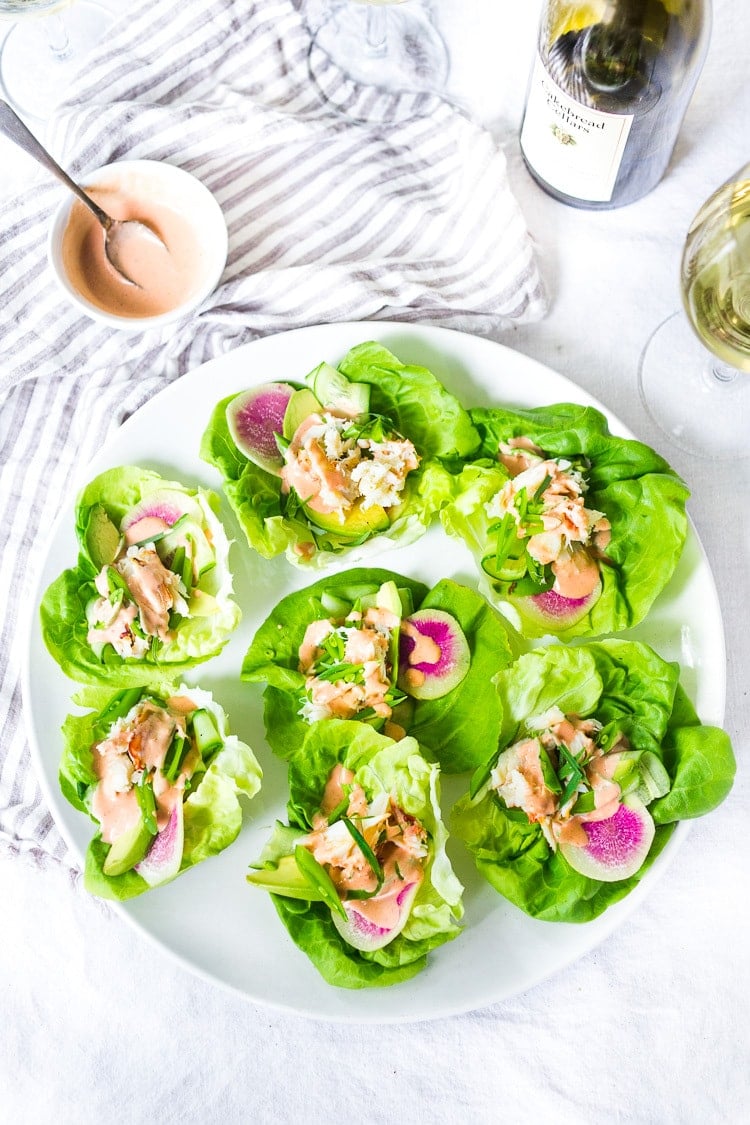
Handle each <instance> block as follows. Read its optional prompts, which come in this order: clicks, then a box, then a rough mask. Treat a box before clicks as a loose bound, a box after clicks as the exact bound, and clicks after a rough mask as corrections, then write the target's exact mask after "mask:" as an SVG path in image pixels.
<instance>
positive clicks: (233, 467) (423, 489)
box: [201, 343, 478, 567]
mask: <svg viewBox="0 0 750 1125" xmlns="http://www.w3.org/2000/svg"><path fill="white" fill-rule="evenodd" d="M320 366H321V367H325V368H328V365H327V364H324V365H320ZM329 370H330V371H331V372H332V373H333V377H334V381H336V380H337V381H338V385H339V387H340V386H341V385H343V386H344V388H345V389H346V388H347V387H348V391H347V395H348V400H349V401H348V402H347V408H349V407H350V405H351V399H354V400H356V399H358V398H360V397H362V396H360V395H357V394H356V393H354V394H353V393H352V388H353V389H354V392H362V394H363V396H364V397H366V398H367V400H368V411H367V414H366V415H364V416H362V418H361V419H360V421H361V420H363V419H364V420H366V421H367V423H368V425H376V426H378V427H380V429H382V430H383V431H384V433H385V434H386V435H387V434H390V433H392V434H397V435H400V436H401V438H404V439H408V441H410V442H412V443H413V445H414V447H415V449H416V452H417V455H418V458H419V466H418V468H417V469H415V470H412V471H410V472H408V474H407V476H406V480H405V484H404V487H403V491H402V492H401V493H400V498H399V502H398V503H397V504H396V505H393V506H390V507H387V508H383V509H376V508H369V509H367V508H364V507H363V508H362V515H363V517H364V519H363V523H362V527H361V528H360V531H359V533H358V534H352V533H350V532H347V534H344V533H343V529H338V525H337V523H336V521H335V519H331V517H328V519H326V520H324V521H323V523H324V524H325V527H323V526H318V525H317V524H316V523H315V522H313V520H312V519H311V518H310V515H309V513H308V511H307V510H306V508H305V505H304V504H303V503H301V502H300V499H299V497H298V496H297V495H296V493H293V492H292V493H291V494H290V493H286V492H285V491H284V490H283V489H282V480H281V477H280V476H279V475H276V474H275V473H274V472H272V471H269V470H268V469H267V468H263V467H261V466H260V465H258V464H256V463H254V462H253V461H252V460H251V459H249V458H248V457H247V456H246V455H245V453H244V452H242V451H241V450H240V448H239V447H238V445H237V443H236V442H235V440H234V438H233V436H232V433H231V428H230V424H229V421H228V416H227V409H228V408H229V407H230V406H231V403H232V402H233V400H234V399H235V398H237V397H238V396H235V395H230V396H229V397H227V398H225V399H223V400H222V401H221V402H219V403H217V405H216V407H215V409H214V412H213V414H212V417H211V419H210V421H209V424H208V426H207V428H206V430H205V433H204V435H203V439H202V442H201V457H202V458H203V460H204V461H207V462H208V463H209V464H211V465H214V466H215V467H216V468H217V469H218V470H219V472H220V473H221V475H222V477H223V489H224V492H225V494H226V496H227V498H228V500H229V503H230V505H231V507H232V509H233V510H234V512H235V515H236V516H237V519H238V521H239V523H240V526H241V527H242V530H243V531H244V533H245V536H246V538H247V542H248V544H249V545H250V547H252V548H253V550H255V551H257V552H258V553H259V554H260V555H262V556H263V557H264V558H273V557H275V556H276V555H279V554H282V553H286V556H287V558H288V559H289V561H290V562H292V563H294V564H295V565H298V566H302V567H322V566H328V565H330V563H331V562H332V561H334V560H335V559H337V558H339V557H340V556H341V555H342V554H344V553H346V552H347V551H349V550H351V549H352V548H354V547H359V546H361V544H362V543H364V542H366V541H368V540H374V539H377V540H378V541H379V543H381V545H385V544H384V543H383V542H382V541H383V540H386V541H390V542H392V543H393V544H398V545H399V546H403V545H404V544H407V543H411V542H413V541H414V540H415V539H418V538H419V537H420V536H421V535H422V534H423V533H424V531H425V530H426V528H427V527H428V525H429V524H430V522H431V521H432V518H433V517H434V516H435V515H436V514H437V512H438V511H439V510H440V508H441V507H442V506H443V505H444V504H445V503H447V502H448V500H449V499H450V495H451V479H452V478H451V472H450V471H449V470H450V469H451V468H452V467H455V466H456V465H457V463H458V461H459V460H460V459H462V458H466V457H469V456H471V455H472V454H473V453H474V452H475V450H476V448H477V445H478V437H477V433H476V431H475V429H474V427H473V425H472V424H471V421H470V419H469V415H468V413H467V412H466V411H465V410H464V408H463V407H462V406H461V405H460V403H459V402H458V401H457V399H456V398H454V396H453V395H451V394H449V393H448V391H446V390H445V388H444V387H443V386H442V385H441V384H440V383H439V382H438V380H437V379H436V378H435V376H434V375H432V374H431V372H430V371H428V370H427V369H426V368H424V367H418V366H413V365H407V364H403V363H401V362H400V361H399V360H398V359H397V358H396V356H394V355H392V354H391V352H389V351H388V350H387V349H386V348H384V347H382V346H381V345H380V344H377V343H364V344H360V345H358V346H357V347H355V348H352V349H351V351H349V352H348V353H347V355H346V356H345V357H344V358H343V360H342V361H341V362H340V363H339V365H338V368H337V369H333V368H329ZM319 372H320V367H318V368H315V370H314V371H311V372H310V374H309V376H308V377H307V384H308V391H309V390H310V388H311V387H312V386H313V385H315V387H316V389H317V388H318V385H319ZM316 376H318V379H317V381H316ZM287 386H289V387H293V386H294V384H287ZM323 405H324V406H326V407H327V405H328V404H326V403H324V404H323ZM352 422H353V424H356V422H357V418H356V417H354V418H353V419H352ZM290 436H291V434H289V435H288V436H287V437H286V439H285V438H284V435H283V434H281V433H280V434H279V440H280V442H281V445H282V447H284V446H287V447H288V445H289V440H290ZM376 511H377V512H378V515H379V518H378V519H374V518H369V516H368V513H369V514H370V515H371V514H372V513H373V512H376Z"/></svg>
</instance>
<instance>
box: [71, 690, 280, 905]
mask: <svg viewBox="0 0 750 1125" xmlns="http://www.w3.org/2000/svg"><path fill="white" fill-rule="evenodd" d="M74 702H76V703H77V704H78V705H79V706H80V707H82V708H88V710H87V711H85V712H84V713H80V714H71V715H68V717H67V718H66V720H65V723H64V725H63V740H64V748H63V753H62V758H61V762H60V772H59V781H60V789H61V790H62V793H63V795H64V796H65V798H66V799H67V800H68V801H69V802H70V803H71V804H72V805H73V806H74V807H75V808H77V809H79V810H80V811H81V812H83V813H86V814H87V815H88V816H89V817H91V819H92V820H93V821H94V823H95V824H96V826H97V831H96V834H95V836H94V837H93V839H92V840H91V843H90V844H89V847H88V851H87V853H86V865H85V873H84V885H85V887H86V889H87V890H88V891H90V892H91V893H92V894H95V895H98V896H99V897H101V898H108V899H119V900H124V899H130V898H134V897H135V896H137V895H140V894H143V893H144V892H145V891H148V890H150V889H152V888H155V887H158V886H160V885H162V884H163V883H167V882H170V881H171V880H172V879H174V878H176V876H177V875H179V874H180V873H181V872H183V871H186V870H187V869H188V868H190V867H192V866H194V865H195V864H196V863H200V862H201V861H202V860H204V859H207V858H208V857H210V856H212V855H217V854H218V853H219V852H221V851H223V850H224V849H225V848H227V847H229V845H230V844H231V843H232V842H233V841H234V840H235V839H236V838H237V836H238V834H239V831H240V828H241V826H242V807H241V804H240V800H239V798H240V797H241V796H244V797H246V798H248V799H249V798H252V797H254V796H255V794H256V793H257V792H258V790H259V789H260V785H261V777H262V773H261V769H260V766H259V765H258V762H257V760H256V758H255V755H254V754H253V752H252V750H251V749H250V747H249V746H246V745H245V743H243V742H241V741H240V740H239V739H238V738H237V737H236V736H235V735H233V734H231V733H230V731H229V723H228V720H227V716H226V715H225V713H224V711H223V709H222V708H221V706H220V705H219V704H218V703H217V702H216V701H215V700H214V699H213V696H212V695H211V693H210V692H207V691H203V690H201V689H200V688H197V687H189V686H186V685H185V684H181V685H180V686H179V687H176V686H175V685H174V684H171V683H162V684H158V685H151V686H149V687H136V688H127V689H123V690H121V691H118V692H116V693H115V694H112V692H111V689H108V688H102V687H86V688H82V689H81V691H80V693H79V694H78V695H77V696H76V697H75V699H74Z"/></svg>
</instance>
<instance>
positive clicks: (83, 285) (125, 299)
mask: <svg viewBox="0 0 750 1125" xmlns="http://www.w3.org/2000/svg"><path fill="white" fill-rule="evenodd" d="M83 186H84V188H85V189H86V190H87V191H88V192H89V194H90V195H91V197H92V198H93V199H94V200H95V201H96V202H97V203H99V205H100V206H101V207H103V209H104V210H105V211H106V212H107V213H108V214H110V215H111V216H112V218H113V219H139V220H140V221H141V222H143V223H145V224H146V225H147V226H149V227H151V228H152V230H154V231H155V232H156V233H157V234H158V235H159V237H160V238H161V239H162V241H163V242H164V244H165V246H166V249H165V248H163V247H160V246H159V245H158V244H157V243H154V242H152V241H151V240H149V239H133V241H132V242H131V243H130V244H129V247H128V251H129V256H128V261H127V263H124V264H125V265H126V268H127V270H128V272H129V274H130V276H132V277H133V279H134V280H136V281H137V282H138V283H139V284H138V285H137V286H136V285H129V284H128V283H127V282H126V281H125V280H124V279H123V278H121V277H120V276H119V275H118V273H117V272H116V271H115V270H114V269H113V267H112V266H111V265H110V264H109V262H108V260H107V258H106V255H105V253H104V231H103V229H102V227H101V226H100V225H99V223H98V222H97V221H96V219H95V217H94V216H93V215H92V214H91V212H90V211H88V209H87V208H86V207H84V205H83V204H82V203H80V201H79V200H77V199H75V197H71V198H70V199H66V200H64V201H63V203H62V205H61V207H60V209H59V210H58V212H57V215H56V216H55V220H54V222H53V225H52V229H51V232H50V239H49V246H48V251H49V260H50V264H51V266H52V269H53V270H54V272H55V274H56V276H57V279H58V281H59V282H60V284H61V285H62V287H63V289H64V290H65V292H66V293H67V295H68V297H69V298H70V299H71V300H72V301H73V303H74V304H76V305H78V306H79V307H80V308H81V309H82V310H83V311H84V312H86V313H87V314H88V315H89V316H90V317H92V318H93V319H94V320H99V321H102V322H104V323H106V324H108V325H110V326H111V327H117V328H124V329H126V330H130V331H142V330H145V329H147V328H155V327H159V326H161V325H162V324H166V323H169V322H170V321H173V320H176V319H178V318H179V317H182V316H185V315H187V314H188V313H189V312H191V311H192V310H194V309H195V308H197V307H198V305H200V304H201V303H202V302H203V301H204V300H205V299H206V297H207V296H208V295H209V294H210V293H211V292H212V291H213V290H214V289H215V288H216V285H217V284H218V281H219V278H220V277H221V274H222V272H223V269H224V265H225V264H226V257H227V248H228V239H227V229H226V223H225V221H224V216H223V214H222V212H221V209H220V207H219V205H218V203H217V202H216V200H215V199H214V197H213V196H212V195H211V193H210V191H209V190H208V189H207V188H206V187H205V186H204V185H203V184H202V183H201V182H200V181H199V180H196V179H195V178H194V177H193V176H191V175H190V174H189V173H188V172H185V171H183V170H182V169H180V168H176V167H174V166H173V165H170V164H163V163H161V162H159V161H151V160H129V161H120V162H118V163H116V164H111V165H107V166H106V167H104V168H101V169H99V170H98V171H96V172H93V173H91V174H90V175H89V176H87V177H86V179H85V182H84V185H83Z"/></svg>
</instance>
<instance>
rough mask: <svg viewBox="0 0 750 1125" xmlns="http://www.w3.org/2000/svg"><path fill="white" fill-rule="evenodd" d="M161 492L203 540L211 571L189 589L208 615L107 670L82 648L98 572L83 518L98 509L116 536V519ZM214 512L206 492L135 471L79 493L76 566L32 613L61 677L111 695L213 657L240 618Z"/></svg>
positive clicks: (186, 621) (213, 499) (125, 470)
mask: <svg viewBox="0 0 750 1125" xmlns="http://www.w3.org/2000/svg"><path fill="white" fill-rule="evenodd" d="M162 489H169V490H171V491H173V492H177V493H179V494H181V496H182V497H184V501H183V503H184V505H185V510H186V511H189V512H190V514H191V515H192V516H193V517H194V518H195V519H196V522H197V523H198V525H199V526H200V527H201V529H202V530H203V531H204V532H206V533H207V538H208V540H209V542H210V544H211V547H212V550H213V555H214V565H213V566H212V567H211V568H210V569H207V570H206V571H205V573H204V574H202V575H201V577H200V578H199V580H198V582H197V583H196V585H195V587H194V589H195V590H196V591H199V592H201V593H203V594H206V595H210V596H211V598H213V599H215V603H216V605H215V611H214V612H212V613H211V614H210V615H207V616H197V615H195V616H189V617H185V618H183V620H182V621H181V622H180V623H179V624H178V625H177V627H176V628H175V629H174V630H173V639H172V640H170V641H169V642H165V643H162V644H161V645H159V647H158V649H157V650H156V651H149V652H148V653H147V654H146V655H145V656H143V657H140V658H137V657H128V658H125V659H124V658H121V657H118V656H116V655H115V654H114V653H113V655H112V659H111V662H108V663H103V662H102V661H101V660H100V659H99V658H98V657H97V655H96V654H95V652H94V650H93V648H92V647H91V645H89V643H88V642H87V640H86V636H87V633H88V629H89V627H88V624H87V621H86V606H87V604H88V602H89V601H91V599H92V598H95V597H97V596H98V595H97V591H96V589H95V587H94V579H95V578H96V576H97V573H98V571H99V566H98V565H96V564H95V562H94V561H93V560H92V558H91V556H90V553H89V546H88V544H87V538H86V529H87V526H88V523H89V519H90V517H91V513H92V511H93V510H94V509H96V508H97V507H101V508H103V509H104V511H105V512H106V513H107V515H108V516H109V518H110V520H111V521H112V522H113V523H114V524H115V525H116V526H117V527H118V528H119V526H120V523H121V520H122V519H123V517H124V516H125V515H126V514H127V513H128V512H129V511H130V510H131V509H132V508H133V507H135V505H136V504H139V503H140V502H141V501H142V500H144V499H146V498H147V497H148V496H149V495H151V494H153V493H155V492H158V491H160V490H162ZM218 506H219V498H218V496H216V495H215V493H213V492H210V491H208V490H206V489H200V488H198V489H191V488H186V487H185V486H183V485H181V484H178V483H176V482H175V481H168V480H164V479H163V478H162V477H160V476H158V474H156V473H153V472H150V471H149V470H147V469H140V468H138V467H136V466H124V467H122V468H117V469H110V470H108V471H107V472H105V473H102V474H100V476H98V477H96V479H95V480H93V481H91V483H90V484H88V485H87V486H86V487H85V488H84V489H83V490H82V492H81V493H80V495H79V496H78V498H77V502H76V534H77V536H78V539H79V543H80V553H79V556H78V563H77V565H76V566H75V567H72V568H70V569H68V570H65V571H63V573H62V574H61V575H60V576H59V577H58V578H56V579H55V581H54V582H52V584H51V585H50V586H49V587H48V588H47V590H46V591H45V593H44V596H43V598H42V602H41V606H40V617H41V627H42V635H43V637H44V641H45V644H46V645H47V648H48V649H49V652H50V654H51V655H52V656H53V658H54V659H55V660H56V661H57V663H58V664H59V665H60V668H61V669H62V671H63V672H64V673H65V674H66V675H68V676H70V677H71V679H74V680H77V681H78V682H79V683H90V684H97V683H98V684H109V685H110V686H111V687H112V688H115V687H118V688H122V687H130V686H138V685H141V684H147V683H152V682H156V681H159V680H163V679H164V678H165V677H167V678H176V677H178V676H181V675H183V674H184V673H185V671H186V670H187V669H189V668H193V667H195V665H197V664H200V663H202V662H203V661H205V660H208V659H210V658H211V657H212V656H216V655H217V654H218V653H219V652H221V650H222V648H223V647H224V645H225V644H226V642H227V641H228V639H229V637H230V635H231V634H232V632H233V631H234V629H235V628H236V627H237V625H238V624H239V621H240V617H241V614H240V609H239V607H238V605H237V604H236V602H234V601H233V600H232V597H231V594H232V574H231V571H230V569H229V546H230V544H229V540H228V539H227V536H226V532H225V531H224V528H223V526H222V523H221V521H220V520H219V518H218V516H217V514H216V513H217V511H218Z"/></svg>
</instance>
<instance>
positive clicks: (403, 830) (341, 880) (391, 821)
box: [304, 763, 425, 930]
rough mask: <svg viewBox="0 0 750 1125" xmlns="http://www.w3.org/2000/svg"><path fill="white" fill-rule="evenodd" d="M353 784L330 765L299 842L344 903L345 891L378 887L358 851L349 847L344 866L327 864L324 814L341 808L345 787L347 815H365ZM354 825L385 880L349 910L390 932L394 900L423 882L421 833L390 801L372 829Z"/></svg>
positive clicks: (395, 915) (396, 907) (395, 918)
mask: <svg viewBox="0 0 750 1125" xmlns="http://www.w3.org/2000/svg"><path fill="white" fill-rule="evenodd" d="M353 781H354V774H353V773H352V772H351V770H348V769H346V768H345V767H344V766H342V765H341V764H340V763H337V764H336V765H335V766H334V768H333V770H332V771H331V774H330V776H329V778H328V781H327V783H326V787H325V791H324V793H323V800H322V803H321V807H320V813H319V814H318V815H317V816H315V817H314V818H313V825H314V831H313V832H312V833H311V834H310V836H308V837H307V838H306V840H305V841H304V842H305V843H306V844H307V846H308V847H309V848H310V850H311V851H312V853H313V855H315V857H316V859H318V862H320V863H325V864H326V865H328V873H329V875H330V876H331V878H332V880H333V882H334V884H335V885H336V887H337V888H338V890H339V893H340V895H341V897H342V899H343V900H344V901H345V902H346V901H347V892H348V891H354V890H374V889H375V887H376V885H377V880H376V878H375V875H374V874H373V871H372V869H371V867H370V865H369V863H368V862H367V860H366V859H365V858H364V856H363V855H362V854H361V852H360V851H359V849H356V848H355V849H353V851H354V859H353V860H352V858H351V856H350V857H348V859H347V862H346V864H345V865H344V866H337V865H336V864H335V863H332V862H331V859H332V858H333V850H332V849H331V848H330V846H329V845H328V844H327V842H326V839H325V836H324V834H325V833H326V828H327V825H328V816H329V815H330V813H331V812H332V811H333V809H335V808H337V807H338V805H340V804H341V802H342V800H343V799H344V796H345V795H346V790H345V788H344V787H345V786H346V787H349V791H348V796H349V806H348V809H347V815H348V816H354V817H361V818H366V817H367V815H368V807H367V799H366V797H365V793H364V791H363V789H362V788H361V786H359V785H356V784H352V783H353ZM358 827H359V828H360V831H362V833H363V834H364V836H365V838H366V839H367V841H368V843H369V844H370V847H371V848H373V850H374V851H375V853H376V855H377V858H378V861H379V862H380V864H381V867H382V869H383V876H384V879H383V886H382V889H381V890H380V892H379V893H378V894H377V895H375V896H374V897H373V898H370V899H356V900H352V902H351V906H352V907H353V909H355V910H356V911H357V913H358V914H360V915H362V917H363V918H366V919H367V920H368V921H369V922H371V923H372V924H373V925H375V926H379V927H380V928H381V929H386V930H390V929H393V927H394V926H396V925H397V923H398V922H399V920H400V913H401V906H400V902H399V900H402V901H403V897H404V894H405V893H406V892H408V891H409V890H410V889H412V888H413V887H414V886H415V885H418V884H419V883H421V881H422V878H423V870H422V867H423V862H424V857H423V856H421V855H419V854H417V853H418V852H421V851H425V848H424V840H425V832H424V829H423V828H422V826H421V825H420V824H419V822H418V821H417V820H415V818H414V817H411V816H409V815H408V813H405V812H403V811H402V810H401V809H399V808H398V807H397V806H395V805H394V804H393V803H392V802H391V804H390V806H389V811H388V815H387V817H386V818H385V819H384V820H381V821H379V822H378V824H377V825H376V826H375V827H374V828H369V829H368V825H367V823H366V819H363V820H361V821H360V822H359V824H358ZM383 830H385V833H386V836H387V840H386V842H385V843H380V844H378V842H377V841H378V839H379V838H380V835H381V833H382V832H383ZM329 833H330V829H329ZM316 837H317V838H316ZM415 842H416V846H415ZM342 862H343V861H342Z"/></svg>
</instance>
